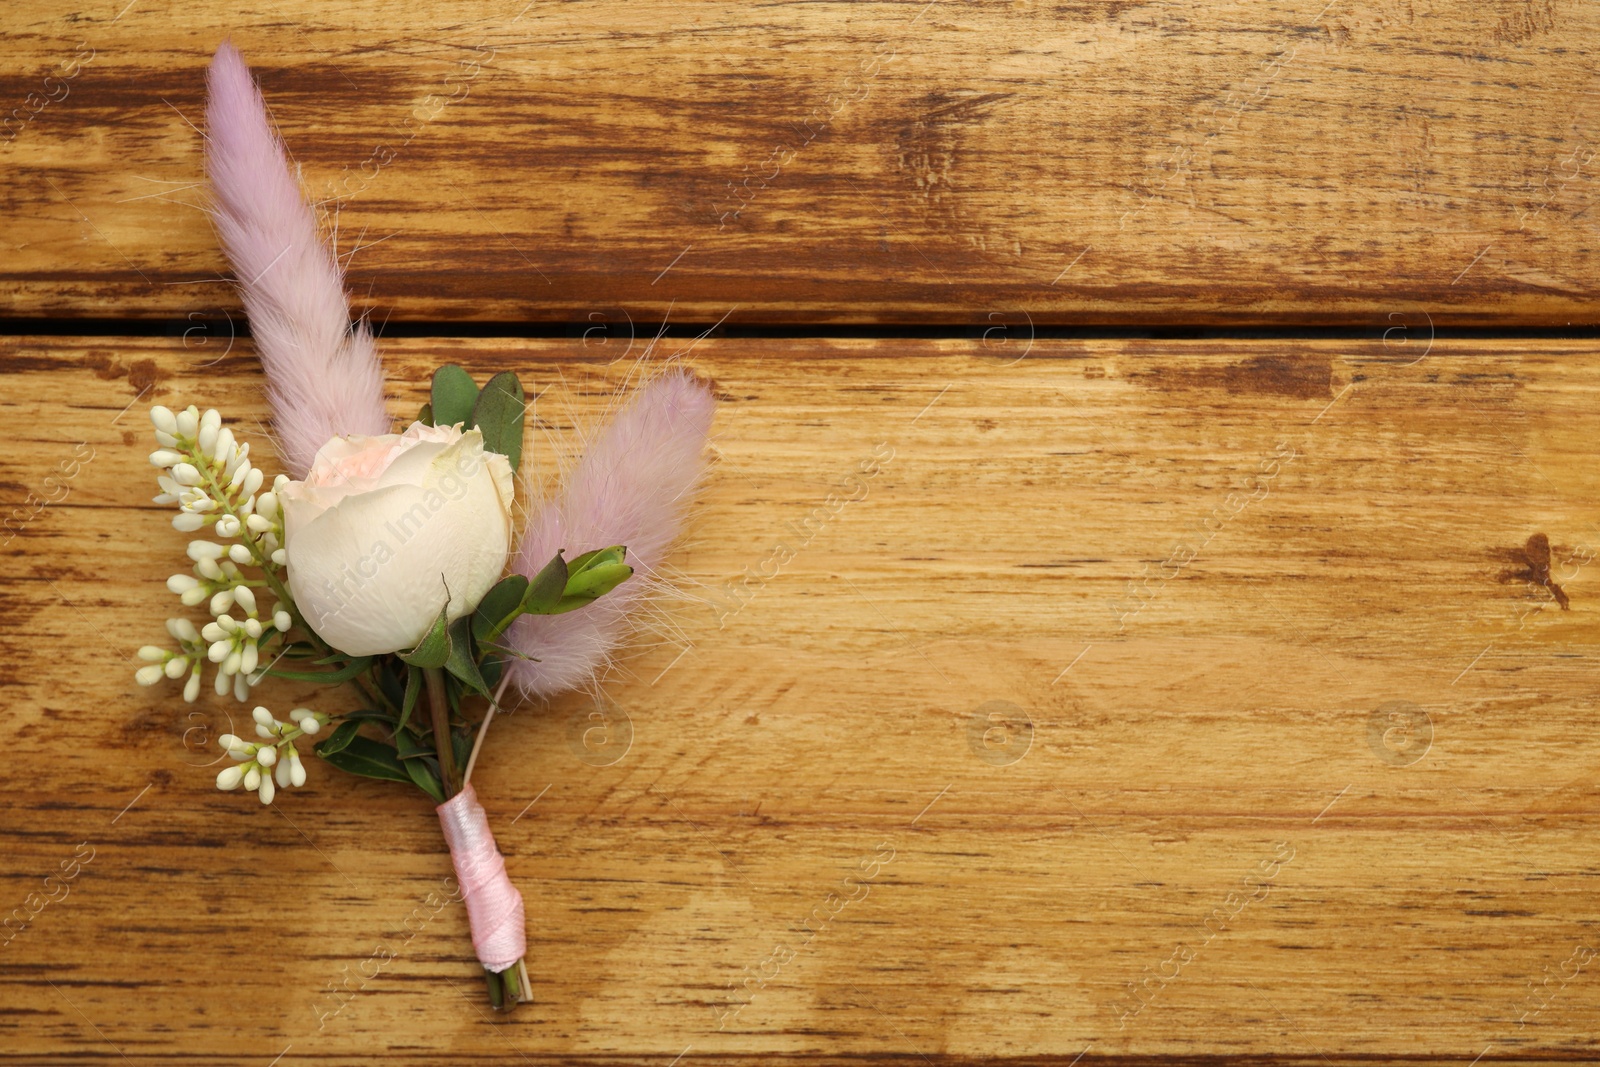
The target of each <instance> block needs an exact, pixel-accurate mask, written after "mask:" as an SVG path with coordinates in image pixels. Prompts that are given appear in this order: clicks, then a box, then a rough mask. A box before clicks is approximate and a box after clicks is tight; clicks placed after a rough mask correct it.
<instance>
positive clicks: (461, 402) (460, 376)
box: [430, 363, 478, 426]
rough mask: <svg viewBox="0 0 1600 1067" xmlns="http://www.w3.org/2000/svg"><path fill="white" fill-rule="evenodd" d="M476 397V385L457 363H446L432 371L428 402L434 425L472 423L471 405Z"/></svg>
mask: <svg viewBox="0 0 1600 1067" xmlns="http://www.w3.org/2000/svg"><path fill="white" fill-rule="evenodd" d="M477 399H478V386H477V385H476V384H475V383H474V382H473V380H472V375H470V374H468V373H467V372H466V371H465V370H463V369H462V367H461V365H460V364H458V363H446V364H445V365H444V366H442V367H440V368H439V369H438V370H436V371H434V372H433V392H432V396H431V398H430V403H431V406H432V408H433V412H432V414H433V422H434V425H435V426H454V425H455V424H456V423H458V422H459V423H465V424H466V425H468V426H470V425H471V424H472V405H473V404H474V403H476V402H477Z"/></svg>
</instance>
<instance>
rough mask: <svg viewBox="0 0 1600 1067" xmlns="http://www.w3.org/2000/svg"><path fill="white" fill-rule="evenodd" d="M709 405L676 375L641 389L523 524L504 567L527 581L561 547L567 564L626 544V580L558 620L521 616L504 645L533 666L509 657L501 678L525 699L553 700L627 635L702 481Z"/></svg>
mask: <svg viewBox="0 0 1600 1067" xmlns="http://www.w3.org/2000/svg"><path fill="white" fill-rule="evenodd" d="M715 408H716V401H715V400H714V399H713V398H712V396H711V389H710V387H709V386H707V385H706V383H704V382H702V381H700V380H699V379H697V378H695V377H694V376H692V375H690V374H689V373H687V372H685V371H680V370H674V371H668V372H667V373H665V374H662V375H660V376H658V377H656V378H655V379H654V380H652V381H650V382H648V383H647V384H646V385H644V386H643V387H642V388H641V389H640V390H639V391H638V393H637V394H636V395H635V396H634V397H633V399H632V400H631V401H630V402H629V404H628V406H627V407H625V408H623V410H622V411H621V412H619V413H618V415H617V416H616V418H615V419H613V420H612V421H611V423H610V425H608V426H606V427H605V428H604V429H603V430H601V432H600V435H599V437H597V438H596V439H595V441H594V443H593V445H592V446H590V448H589V449H588V451H587V452H585V453H584V455H583V458H582V459H580V460H579V461H578V464H577V466H576V467H574V468H573V470H572V472H571V474H570V475H569V476H568V477H567V479H566V484H565V486H564V487H563V488H562V490H561V492H560V495H559V496H558V497H557V498H556V500H555V501H554V502H552V503H551V504H549V505H548V506H546V507H545V508H544V509H543V510H542V511H540V512H538V513H537V514H535V515H534V516H533V517H532V518H531V519H530V520H529V524H528V528H527V532H526V533H525V534H524V535H523V538H522V544H521V545H520V546H519V547H518V549H517V556H516V559H515V560H514V561H513V564H512V566H513V569H514V570H516V571H517V572H518V573H520V574H525V575H528V576H530V577H531V576H532V575H534V574H537V573H538V572H539V568H541V567H543V566H544V565H545V564H546V563H548V562H549V561H550V557H552V556H554V555H555V554H556V550H557V549H565V550H566V553H567V558H568V559H571V558H572V557H573V556H576V555H578V554H579V553H582V552H587V551H589V550H590V549H595V548H605V547H606V546H607V545H626V546H627V549H628V562H629V563H630V564H631V565H632V566H633V569H634V571H635V573H634V575H633V577H631V578H629V579H628V580H627V581H625V582H623V583H622V584H621V585H619V586H617V587H616V588H615V589H613V590H612V591H611V592H609V593H607V594H606V595H605V596H603V597H601V598H600V599H599V600H596V601H595V602H594V603H592V604H589V605H587V606H586V607H582V608H579V609H578V610H576V611H572V612H568V613H566V614H564V615H524V616H523V617H522V618H520V619H518V620H517V621H516V622H515V623H513V624H512V625H511V629H510V630H509V631H507V635H506V641H507V643H508V644H509V645H510V646H511V647H512V648H514V649H516V650H517V651H518V652H521V653H522V654H524V655H527V656H535V657H538V658H537V660H533V659H512V660H510V661H509V663H510V677H511V679H512V680H514V681H515V682H516V683H517V685H518V686H519V687H520V688H521V689H522V691H523V693H524V694H525V695H527V696H541V697H547V696H552V695H554V694H556V693H559V692H561V691H563V690H566V689H571V688H573V687H574V686H579V685H583V684H584V683H586V682H588V681H590V680H591V679H592V678H593V677H594V673H595V671H596V669H597V668H599V666H600V665H601V664H602V663H604V662H605V661H606V659H607V657H609V656H610V654H611V652H612V650H613V649H615V648H616V647H617V645H618V644H619V643H620V642H621V641H622V639H623V637H624V636H626V629H627V623H628V615H629V612H630V611H631V610H632V609H633V608H635V607H636V606H637V605H638V604H639V602H640V600H641V598H642V597H643V596H644V594H645V592H646V591H647V589H648V588H649V586H648V582H647V578H648V576H650V575H652V574H653V573H654V572H655V569H656V567H657V565H658V564H659V563H660V562H661V559H662V557H663V556H664V555H665V553H666V550H667V548H668V547H669V546H670V545H671V544H672V542H673V540H674V539H676V537H677V536H678V532H679V529H680V527H681V526H682V523H683V516H684V511H685V509H686V507H687V505H688V503H689V499H690V496H691V495H692V493H693V491H694V488H695V486H696V485H697V484H698V482H699V481H700V478H701V477H702V475H704V474H705V470H706V461H705V444H706V435H707V434H708V433H710V431H711V416H712V413H713V411H714V410H715Z"/></svg>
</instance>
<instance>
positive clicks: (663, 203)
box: [0, 0, 1600, 326]
mask: <svg viewBox="0 0 1600 1067" xmlns="http://www.w3.org/2000/svg"><path fill="white" fill-rule="evenodd" d="M0 30H3V33H4V38H5V42H6V44H5V51H6V58H7V62H6V64H5V65H4V66H5V71H4V73H0V104H3V106H4V108H6V109H16V110H12V111H11V112H10V114H11V116H12V118H11V124H10V125H9V126H8V127H7V128H6V131H5V132H4V133H0V160H3V166H0V190H3V192H0V195H3V198H4V203H5V211H6V218H7V223H8V225H7V226H6V228H5V234H4V239H5V241H6V251H7V254H6V256H5V257H4V262H3V263H0V314H3V315H6V316H11V317H24V318H27V317H35V316H62V317H79V316H96V317H110V318H120V317H139V318H174V319H182V318H184V317H186V316H189V315H191V314H210V315H219V314H221V313H223V312H232V311H234V309H235V307H236V304H235V298H234V295H233V292H232V289H231V287H230V286H229V285H228V284H227V282H226V280H225V279H224V278H223V276H222V275H223V272H224V271H225V265H224V263H223V260H222V257H221V254H220V252H219V250H218V248H217V245H216V242H215V240H214V238H213V235H212V233H211V230H210V227H209V225H208V223H207V222H206V219H205V217H204V216H203V214H202V212H201V211H200V210H199V209H198V207H197V205H198V204H199V202H200V199H199V198H200V197H201V196H202V193H203V190H202V189H201V188H200V187H199V186H198V185H197V183H198V182H199V181H200V179H201V171H200V155H201V152H200V148H201V135H200V133H199V132H198V131H197V130H196V129H195V128H193V126H192V125H191V123H192V122H198V121H199V118H200V116H201V114H202V81H203V70H204V65H205V63H206V62H207V60H208V58H209V55H210V53H211V51H212V49H214V48H215V46H216V44H217V42H218V41H220V40H221V39H222V38H223V37H224V36H225V35H231V36H232V37H233V39H234V40H235V41H236V42H237V43H238V44H239V45H240V47H241V48H242V49H243V51H244V53H245V55H246V56H247V58H248V59H249V60H250V61H251V62H252V63H253V64H254V65H255V68H256V70H257V72H258V74H259V76H260V79H261V81H262V83H263V85H264V87H265V91H266V95H267V98H268V100H269V101H270V104H271V107H272V109H273V112H274V114H275V116H276V118H277V121H278V123H279V124H280V126H281V127H282V129H283V132H284V133H285V135H286V137H287V140H288V143H289V144H290V146H291V148H292V150H293V152H294V154H295V156H296V158H297V160H298V162H299V163H300V165H301V166H302V168H303V174H304V178H305V182H306V185H307V187H308V189H309V190H310V191H311V192H312V194H313V195H315V196H316V197H318V198H319V199H321V200H323V201H324V202H325V203H326V205H327V207H328V209H329V211H330V215H331V216H332V217H333V221H336V223H337V226H338V231H339V247H340V250H341V253H342V254H346V255H348V256H349V257H350V281H351V288H352V290H353V292H354V294H355V297H356V300H357V303H358V304H359V305H360V306H361V307H363V308H370V309H371V310H372V312H373V314H374V316H375V317H376V318H378V319H384V318H390V317H392V318H394V319H397V320H407V319H411V320H435V321H437V320H464V319H482V320H500V321H515V322H525V321H530V320H538V321H563V322H577V323H588V322H591V321H596V322H598V321H616V322H621V321H623V320H624V319H625V318H628V317H631V318H633V319H636V320H642V319H650V320H657V319H660V318H661V317H662V315H664V314H665V313H666V312H667V311H668V309H669V308H670V309H671V312H672V314H673V316H674V318H675V321H680V322H681V321H700V322H711V321H715V320H717V319H719V318H721V317H722V316H724V315H729V316H730V321H733V322H750V323H758V322H798V321H829V322H857V323H859V322H961V323H968V324H977V325H982V326H986V325H989V324H990V323H992V322H993V321H995V319H994V318H993V316H1004V317H1009V318H1008V319H1006V321H1013V320H1014V321H1018V322H1020V321H1023V320H1024V319H1031V320H1032V321H1034V322H1036V323H1129V324H1138V325H1150V324H1158V323H1213V324H1215V323H1220V324H1243V323H1292V324H1295V325H1300V326H1304V325H1309V324H1315V323H1321V324H1330V323H1332V324H1345V325H1351V324H1354V325H1361V326H1374V325H1380V324H1383V323H1385V322H1386V321H1387V319H1386V317H1387V316H1388V315H1389V314H1390V313H1393V312H1403V313H1409V314H1418V313H1420V312H1422V311H1426V312H1428V313H1429V314H1431V315H1433V316H1434V317H1435V318H1436V319H1438V320H1439V322H1440V323H1441V324H1445V323H1451V324H1458V325H1459V324H1478V325H1483V324H1502V325H1504V324H1512V325H1541V326H1545V325H1556V326H1564V325H1566V324H1568V323H1572V322H1580V323H1582V322H1591V321H1593V319H1594V308H1595V298H1596V295H1597V278H1600V249H1597V244H1596V229H1595V227H1596V225H1597V219H1600V215H1597V214H1596V213H1595V212H1593V211H1592V210H1591V209H1592V208H1593V205H1594V202H1595V171H1596V166H1597V164H1596V162H1595V154H1596V146H1597V145H1600V128H1596V126H1595V119H1594V109H1593V108H1592V107H1590V106H1588V103H1587V102H1588V101H1589V100H1590V99H1591V98H1592V94H1593V87H1594V85H1595V78H1596V76H1597V74H1600V69H1597V67H1596V59H1595V56H1596V50H1595V48H1594V45H1595V43H1596V41H1597V40H1600V8H1597V7H1596V5H1594V4H1592V3H1584V2H1582V0H1482V2H1470V3H1469V2H1465V0H1458V2H1446V0H1435V2H1428V0H1377V2H1373V3H1360V4H1357V3H1352V2H1348V0H1333V2H1332V3H1328V2H1327V0H1295V2H1292V3H1282V4H1280V3H1270V4H1269V3H1241V2H1230V3H1208V2H1201V0H1176V2H1173V3H1161V4H1156V3H1137V2H1136V3H1123V2H1111V0H1101V2H1084V3H1044V2H1034V0H1015V2H1011V3H985V4H971V3H924V2H923V0H895V2H870V3H866V2H864V3H842V2H841V3H809V2H808V3H801V2H786V3H773V4H760V5H745V4H727V3H722V4H694V5H689V6H684V5H675V4H662V3H640V2H632V3H620V2H607V3H586V4H570V3H569V4H537V5H535V4H527V5H525V4H524V3H523V0H494V2H491V3H478V2H474V3H470V4H462V5H457V4H442V3H418V2H415V0H407V2H405V3H396V2H392V0H389V2H381V3H370V4H355V3H350V2H348V0H345V2H339V3H330V4H320V5H310V4H291V5H286V6H285V5H270V6H268V5H260V4H245V5H243V6H240V5H236V4H218V3H202V4H182V5H179V4H172V3H160V2H151V0H141V2H137V3H134V4H132V5H127V6H123V5H121V4H107V5H105V6H104V7H103V8H102V9H99V10H94V11H89V10H84V9H81V8H79V7H78V6H77V5H50V4H44V5H40V4H14V5H9V6H8V7H7V9H6V11H5V12H4V13H3V14H0ZM47 79H53V80H51V81H49V82H47ZM7 135H10V139H9V140H8V139H6V138H7ZM379 242H382V243H379ZM358 249H359V251H358Z"/></svg>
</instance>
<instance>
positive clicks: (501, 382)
mask: <svg viewBox="0 0 1600 1067" xmlns="http://www.w3.org/2000/svg"><path fill="white" fill-rule="evenodd" d="M527 408H528V405H527V401H526V400H525V399H524V398H523V393H522V383H521V382H519V381H518V380H517V376H516V375H515V374H512V373H511V372H510V371H501V372H500V373H499V374H496V375H495V376H494V377H493V378H490V379H489V380H488V381H487V382H485V383H484V386H483V391H482V392H480V393H479V394H478V399H477V401H476V402H474V403H473V405H472V425H473V426H476V427H477V428H478V429H479V430H480V431H481V432H482V433H483V447H485V448H487V449H488V450H489V451H491V452H498V453H500V454H501V455H502V456H504V457H506V459H507V460H509V461H510V463H511V469H512V470H513V471H515V470H516V469H517V465H518V464H519V463H521V462H522V419H523V413H524V412H525V411H527Z"/></svg>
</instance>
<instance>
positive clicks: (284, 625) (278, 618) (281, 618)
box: [272, 609, 294, 633]
mask: <svg viewBox="0 0 1600 1067" xmlns="http://www.w3.org/2000/svg"><path fill="white" fill-rule="evenodd" d="M272 625H273V626H274V627H276V628H277V629H279V630H281V631H282V632H284V633H288V632H289V627H291V626H293V625H294V619H293V618H292V617H291V616H290V615H289V613H288V612H287V611H284V610H282V609H279V610H278V611H275V612H273V613H272Z"/></svg>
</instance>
